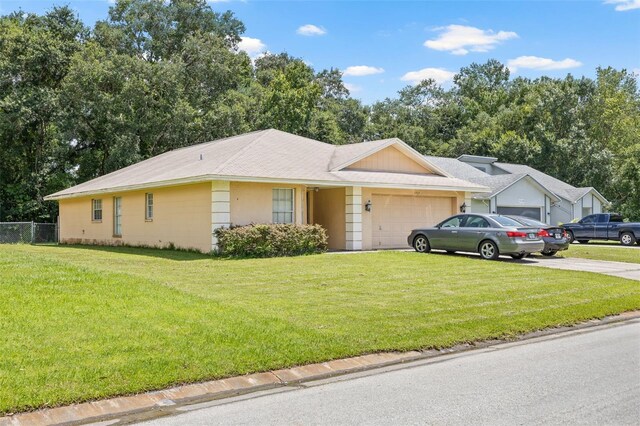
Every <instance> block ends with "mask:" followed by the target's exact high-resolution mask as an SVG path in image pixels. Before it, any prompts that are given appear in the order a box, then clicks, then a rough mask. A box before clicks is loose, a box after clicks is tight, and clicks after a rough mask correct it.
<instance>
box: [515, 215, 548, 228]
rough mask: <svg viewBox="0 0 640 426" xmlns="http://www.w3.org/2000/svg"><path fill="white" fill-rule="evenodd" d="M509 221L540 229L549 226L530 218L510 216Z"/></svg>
mask: <svg viewBox="0 0 640 426" xmlns="http://www.w3.org/2000/svg"><path fill="white" fill-rule="evenodd" d="M509 219H514V220H517V221H518V222H520V223H521V224H523V225H527V226H537V227H539V228H544V227H547V226H548V225H547V224H546V223H542V222H540V221H537V220H535V219H529V218H528V217H523V216H515V217H512V216H509Z"/></svg>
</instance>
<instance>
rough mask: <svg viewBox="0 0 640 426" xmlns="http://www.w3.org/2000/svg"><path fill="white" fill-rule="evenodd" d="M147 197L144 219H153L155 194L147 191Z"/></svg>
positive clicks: (145, 195) (145, 196)
mask: <svg viewBox="0 0 640 426" xmlns="http://www.w3.org/2000/svg"><path fill="white" fill-rule="evenodd" d="M144 199H145V209H144V219H145V220H153V194H152V193H150V192H147V193H146V194H144Z"/></svg>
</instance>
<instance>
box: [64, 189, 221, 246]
mask: <svg viewBox="0 0 640 426" xmlns="http://www.w3.org/2000/svg"><path fill="white" fill-rule="evenodd" d="M146 192H151V193H153V203H154V208H153V210H154V217H153V220H152V221H147V220H145V193H146ZM114 197H122V237H114V236H113V198H114ZM93 198H99V199H102V221H101V222H92V221H91V200H92V199H93ZM60 240H61V242H63V243H83V244H108V245H117V244H131V245H145V246H153V247H166V246H168V245H169V244H173V245H175V246H176V247H180V248H187V249H197V250H200V251H203V252H209V251H210V250H211V184H210V183H209V182H207V183H202V184H193V185H181V186H171V187H164V188H154V189H150V190H147V191H129V192H122V193H111V194H102V195H100V196H94V197H82V198H71V199H63V200H60Z"/></svg>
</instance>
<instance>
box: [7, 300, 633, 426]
mask: <svg viewBox="0 0 640 426" xmlns="http://www.w3.org/2000/svg"><path fill="white" fill-rule="evenodd" d="M636 318H640V311H633V312H627V313H624V314H620V315H615V316H611V317H606V318H604V319H601V320H591V321H587V322H583V323H580V324H577V325H574V326H570V327H557V328H551V329H546V330H541V331H537V332H533V333H528V334H525V335H521V336H518V337H517V338H515V339H511V340H508V341H517V340H526V339H532V338H535V337H541V336H545V335H551V334H556V333H562V332H565V331H569V330H576V329H580V328H586V327H593V326H598V325H604V324H608V323H614V322H620V321H626V320H630V319H636ZM506 341H507V340H488V341H482V342H478V343H475V344H463V345H458V346H454V347H452V348H448V349H443V350H425V351H409V352H384V353H376V354H369V355H362V356H357V357H353V358H345V359H337V360H333V361H328V362H322V363H317V364H309V365H303V366H300V367H293V368H287V369H282V370H275V371H270V372H266V373H255V374H249V375H245V376H239V377H231V378H228V379H221V380H213V381H209V382H204V383H194V384H189V385H183V386H177V387H173V388H169V389H165V390H160V391H153V392H147V393H142V394H138V395H131V396H122V397H117V398H111V399H103V400H99V401H91V402H85V403H82V404H74V405H68V406H63V407H56V408H47V409H42V410H38V411H33V412H27V413H19V414H14V415H10V416H6V417H1V418H0V426H25V425H76V424H86V423H93V422H98V421H106V420H110V419H118V418H121V417H126V416H132V415H136V414H139V413H143V412H147V411H152V410H162V409H163V407H164V408H166V407H169V406H171V407H172V408H175V406H176V405H189V404H194V403H198V402H205V401H211V400H215V399H222V398H227V397H231V396H236V395H241V394H246V393H250V392H257V391H260V390H265V389H273V388H277V387H280V386H287V385H289V384H295V383H302V382H306V381H311V380H319V379H325V378H328V377H332V376H338V375H343V374H349V373H355V372H359V371H364V370H370V369H374V368H380V367H386V366H390V365H394V364H400V363H404V362H410V361H416V360H421V359H426V358H433V357H436V356H439V355H445V354H450V353H453V352H461V351H467V350H470V349H477V348H484V347H488V346H492V345H496V344H500V343H504V342H506Z"/></svg>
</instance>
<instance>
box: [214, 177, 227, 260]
mask: <svg viewBox="0 0 640 426" xmlns="http://www.w3.org/2000/svg"><path fill="white" fill-rule="evenodd" d="M229 226H231V195H230V188H229V182H228V181H219V180H216V181H213V182H211V251H216V250H217V249H218V239H217V238H216V234H215V231H216V229H218V228H228V227H229Z"/></svg>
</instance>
